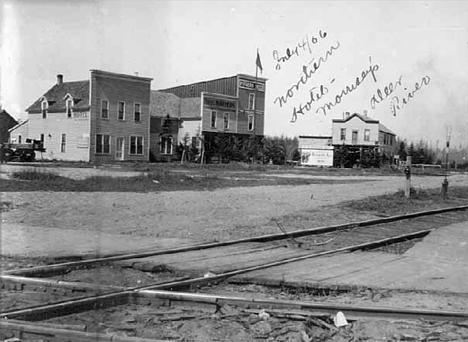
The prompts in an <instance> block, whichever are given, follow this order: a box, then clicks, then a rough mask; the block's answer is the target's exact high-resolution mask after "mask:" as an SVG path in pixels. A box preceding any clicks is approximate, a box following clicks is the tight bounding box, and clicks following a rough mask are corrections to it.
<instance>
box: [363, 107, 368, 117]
mask: <svg viewBox="0 0 468 342" xmlns="http://www.w3.org/2000/svg"><path fill="white" fill-rule="evenodd" d="M362 113H363V114H364V117H365V118H367V109H364V110H363V111H362Z"/></svg>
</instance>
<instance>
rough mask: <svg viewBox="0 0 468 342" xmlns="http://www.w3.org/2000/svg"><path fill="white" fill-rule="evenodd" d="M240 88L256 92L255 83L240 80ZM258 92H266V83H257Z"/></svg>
mask: <svg viewBox="0 0 468 342" xmlns="http://www.w3.org/2000/svg"><path fill="white" fill-rule="evenodd" d="M239 88H244V89H249V90H255V81H249V80H243V79H240V80H239ZM257 90H258V91H265V83H259V82H257Z"/></svg>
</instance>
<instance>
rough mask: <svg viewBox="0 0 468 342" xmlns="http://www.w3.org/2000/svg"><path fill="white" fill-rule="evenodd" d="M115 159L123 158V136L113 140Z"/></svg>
mask: <svg viewBox="0 0 468 342" xmlns="http://www.w3.org/2000/svg"><path fill="white" fill-rule="evenodd" d="M115 144H116V145H115V160H124V153H123V151H124V145H125V140H124V138H123V137H117V139H116V140H115Z"/></svg>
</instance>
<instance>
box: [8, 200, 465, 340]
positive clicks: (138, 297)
mask: <svg viewBox="0 0 468 342" xmlns="http://www.w3.org/2000/svg"><path fill="white" fill-rule="evenodd" d="M466 209H468V206H463V207H456V208H447V209H443V210H436V211H429V212H420V213H414V214H410V215H401V216H395V217H388V218H382V219H378V220H371V221H363V222H354V223H351V224H346V225H338V226H330V227H320V228H314V229H308V230H303V231H294V232H287V233H286V234H284V233H283V234H275V235H266V236H260V237H255V238H248V239H240V240H234V241H226V242H221V243H212V244H204V245H197V246H191V247H184V248H178V249H171V250H165V251H154V252H145V253H134V254H127V255H118V256H109V257H103V258H97V259H92V260H81V261H75V262H68V263H61V264H56V265H48V266H41V267H34V268H27V269H20V270H12V271H8V272H4V273H3V274H2V275H1V276H0V281H1V287H2V289H4V290H6V291H18V292H20V291H24V290H30V291H33V292H34V291H35V292H58V293H60V294H63V295H64V297H63V298H64V299H62V300H60V301H57V302H52V303H47V304H45V305H44V304H39V305H33V306H28V307H25V308H13V309H11V310H6V311H4V312H2V313H0V327H1V328H2V329H6V330H5V331H10V332H11V333H12V334H16V333H18V332H20V331H22V333H24V332H25V331H29V332H30V334H32V335H38V336H42V335H44V334H47V333H49V335H50V334H52V335H53V336H55V337H54V338H55V340H57V341H61V340H63V339H64V338H66V339H68V340H69V341H85V340H90V338H94V339H99V340H100V338H102V341H111V340H112V341H121V340H119V338H118V337H116V336H114V337H113V338H114V339H109V336H106V335H104V334H99V333H96V332H93V333H89V332H84V331H75V330H73V329H72V330H70V329H62V328H61V327H60V326H51V325H50V324H49V325H48V324H47V323H44V322H42V321H45V320H48V319H50V318H53V317H60V316H63V315H68V314H70V313H79V312H83V311H87V310H95V309H105V308H109V307H114V306H119V305H129V304H139V305H150V306H151V305H161V303H166V305H170V304H171V303H174V302H190V303H194V304H195V305H208V306H212V307H214V308H213V310H216V308H219V306H220V305H223V304H230V305H236V306H240V307H244V308H245V309H246V310H259V309H261V308H268V309H269V310H270V311H271V312H273V313H274V312H275V310H280V309H281V310H282V311H281V313H282V314H285V312H286V314H290V315H296V316H297V313H298V312H301V315H302V316H304V317H308V316H313V315H316V314H317V311H318V312H319V313H320V315H328V316H329V315H331V314H333V313H336V312H337V311H342V312H344V313H345V314H346V316H347V317H351V319H352V318H353V317H369V316H371V317H392V318H405V319H419V318H425V319H431V320H450V321H461V320H467V319H468V313H467V312H450V311H446V312H442V311H429V310H410V309H395V308H391V309H390V308H378V307H358V306H343V305H317V304H313V303H308V302H307V303H304V302H297V301H278V300H253V299H245V298H240V297H228V296H215V295H205V294H193V293H184V292H174V290H178V289H187V288H190V287H191V286H193V285H204V284H208V283H212V284H213V283H217V282H221V281H223V280H225V279H227V278H230V277H233V276H236V275H239V274H244V273H248V272H251V271H255V270H259V269H264V268H269V267H273V266H278V265H282V264H286V263H292V262H295V261H300V260H304V259H309V258H316V257H321V256H325V255H331V254H336V253H343V252H352V251H357V250H368V249H375V248H379V247H382V246H387V245H390V244H395V243H400V242H403V241H408V240H412V239H420V238H422V237H424V236H425V235H427V234H429V233H430V232H431V231H432V230H433V229H436V228H437V227H440V226H442V225H447V224H450V223H453V222H459V221H460V220H462V219H465V220H468V216H467V212H466ZM442 214H443V215H444V217H439V215H442ZM421 225H424V227H426V228H427V227H429V228H428V229H420V228H421ZM372 231H373V232H374V234H373V233H372ZM402 232H405V233H402ZM320 235H324V236H325V238H326V241H329V242H328V243H326V244H321V245H320V244H317V243H315V242H314V243H312V242H311V241H310V239H311V237H318V236H320ZM353 235H354V237H355V238H350V237H351V236H353ZM322 237H323V236H322ZM376 237H380V238H378V239H376ZM288 239H289V240H290V239H294V240H292V241H293V243H297V242H300V243H302V244H303V245H304V246H306V247H307V248H299V247H298V246H295V247H294V248H287V247H281V248H287V249H292V250H293V253H290V254H288V255H287V256H284V255H282V257H281V258H279V259H280V260H271V259H268V258H267V259H263V260H262V261H261V262H258V263H257V264H254V265H249V266H247V267H241V268H239V267H237V268H234V269H228V270H227V271H225V272H222V273H218V274H209V275H208V276H195V277H190V278H189V279H185V278H184V279H176V280H174V281H170V280H169V281H166V282H162V283H153V284H148V285H141V286H116V285H106V286H95V285H92V284H86V283H81V282H74V283H73V282H67V281H60V280H56V279H55V280H54V279H43V278H40V277H44V276H50V275H57V274H61V273H63V272H65V271H69V270H72V269H78V270H79V269H80V268H86V267H95V266H97V265H102V264H110V263H113V264H115V263H118V262H129V261H132V260H138V259H145V258H152V257H156V256H158V257H163V256H164V257H166V258H169V257H170V256H171V255H173V256H174V257H175V259H181V255H184V254H185V255H188V256H189V257H190V253H196V252H198V251H203V250H207V249H211V250H213V249H221V248H223V247H227V246H231V247H233V248H235V247H236V246H239V245H245V244H266V243H267V244H268V246H269V247H268V248H272V250H274V249H275V248H276V247H277V246H278V244H280V242H281V241H283V242H284V241H285V240H286V241H288ZM346 241H347V243H346ZM350 242H352V243H350ZM356 242H357V243H356ZM353 243H354V244H353ZM275 246H276V247H275ZM257 247H258V246H257ZM257 247H256V248H257ZM174 254H177V255H174ZM182 260H183V258H182ZM196 262H197V261H196ZM38 277H39V278H38ZM167 290H171V291H167ZM72 294H74V296H71V295H72ZM78 294H79V295H80V296H79V295H78ZM67 296H69V297H67ZM285 310H286V311H285ZM301 315H299V316H301ZM32 321H41V323H35V324H33V323H31V322H32ZM42 323H44V324H42ZM101 335H102V336H101ZM51 340H54V339H51ZM125 340H126V341H141V342H144V341H149V340H146V339H143V338H134V339H125ZM151 340H153V341H154V339H151ZM122 341H123V339H122Z"/></svg>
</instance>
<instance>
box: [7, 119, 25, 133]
mask: <svg viewBox="0 0 468 342" xmlns="http://www.w3.org/2000/svg"><path fill="white" fill-rule="evenodd" d="M28 122H29V119H28V120H24V121H21V122H20V123H18V124H17V125H15V126H13V127H12V128H10V129H9V130H8V132H13V131H14V130H16V129H18V128H20V127H21V126H23V125H25V124H27V123H28Z"/></svg>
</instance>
